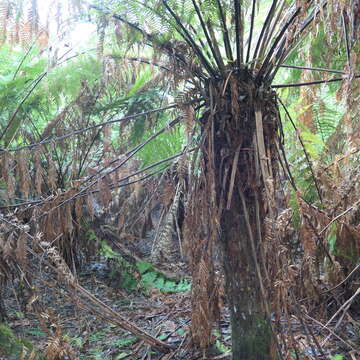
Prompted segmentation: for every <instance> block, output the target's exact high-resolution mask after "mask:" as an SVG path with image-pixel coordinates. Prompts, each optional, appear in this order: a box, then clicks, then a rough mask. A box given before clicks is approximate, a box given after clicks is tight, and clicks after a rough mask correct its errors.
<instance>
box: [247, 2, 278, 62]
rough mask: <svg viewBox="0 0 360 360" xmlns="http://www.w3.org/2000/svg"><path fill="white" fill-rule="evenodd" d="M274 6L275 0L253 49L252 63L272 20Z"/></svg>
mask: <svg viewBox="0 0 360 360" xmlns="http://www.w3.org/2000/svg"><path fill="white" fill-rule="evenodd" d="M276 4H277V0H273V2H272V4H271V7H270V10H269V12H268V14H267V17H266V19H265V22H264V25H263V27H262V29H261V32H260V35H259V39H258V41H257V44H256V47H255V51H254V55H253V61H252V62H253V63H254V62H255V60H256V59H257V55H258V51H259V48H260V44H261V43H262V39H263V36H264V34H265V31H266V29H267V28H268V26H269V25H270V23H271V20H272V18H273V16H274V13H275V9H276Z"/></svg>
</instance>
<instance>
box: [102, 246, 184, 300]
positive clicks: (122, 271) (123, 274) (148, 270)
mask: <svg viewBox="0 0 360 360" xmlns="http://www.w3.org/2000/svg"><path fill="white" fill-rule="evenodd" d="M100 252H101V254H102V255H103V256H105V257H106V258H107V259H112V260H115V266H114V267H112V272H113V273H112V274H110V277H111V278H113V277H118V279H119V280H118V281H119V282H120V284H119V285H120V287H121V288H123V289H126V290H128V291H134V290H136V289H143V290H145V291H146V290H147V289H151V288H155V289H159V290H160V291H162V292H165V293H166V292H169V293H173V292H185V291H189V290H190V287H191V285H190V283H189V282H188V281H186V280H182V281H180V282H176V281H173V280H169V279H166V278H165V277H164V276H163V275H162V274H161V273H159V272H158V271H156V270H154V268H153V265H152V264H151V263H148V262H137V263H136V264H135V265H132V264H130V263H129V262H128V261H126V260H125V259H124V258H123V257H122V256H121V255H120V254H118V253H116V252H115V251H114V250H112V249H111V248H110V246H108V245H107V244H105V243H104V242H102V246H101V250H100ZM139 275H140V276H139ZM115 280H116V279H115Z"/></svg>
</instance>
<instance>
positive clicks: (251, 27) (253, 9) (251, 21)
mask: <svg viewBox="0 0 360 360" xmlns="http://www.w3.org/2000/svg"><path fill="white" fill-rule="evenodd" d="M255 6H256V0H253V2H252V11H251V20H250V34H249V44H248V50H247V54H246V63H248V62H249V59H250V49H251V42H252V37H253V32H254V20H255V10H256V9H255Z"/></svg>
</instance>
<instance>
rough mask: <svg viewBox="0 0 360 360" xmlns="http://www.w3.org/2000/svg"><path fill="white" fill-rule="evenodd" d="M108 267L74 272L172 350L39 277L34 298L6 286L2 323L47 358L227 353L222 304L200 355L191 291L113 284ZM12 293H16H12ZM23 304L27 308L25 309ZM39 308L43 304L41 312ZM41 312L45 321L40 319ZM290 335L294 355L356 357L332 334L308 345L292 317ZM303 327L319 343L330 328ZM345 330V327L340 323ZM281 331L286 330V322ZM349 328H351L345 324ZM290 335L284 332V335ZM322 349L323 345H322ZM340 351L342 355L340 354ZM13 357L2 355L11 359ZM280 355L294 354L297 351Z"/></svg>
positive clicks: (189, 358) (191, 357)
mask: <svg viewBox="0 0 360 360" xmlns="http://www.w3.org/2000/svg"><path fill="white" fill-rule="evenodd" d="M104 269H107V268H106V267H105V264H104V263H101V262H100V263H93V264H92V265H91V266H87V267H86V268H85V269H84V270H83V271H82V272H81V273H79V274H78V278H79V283H81V285H82V286H83V287H84V288H86V289H87V290H89V291H90V292H91V293H92V294H93V295H95V296H96V297H97V298H98V299H100V300H101V301H102V302H103V303H105V304H107V305H109V306H110V307H111V308H112V309H114V310H115V311H117V312H118V313H120V314H121V315H122V316H123V317H124V318H126V319H128V320H129V321H131V322H132V323H134V324H136V325H137V326H138V327H140V328H141V329H143V330H145V331H146V332H148V333H149V334H151V335H152V336H154V337H157V338H159V339H161V340H163V341H164V342H166V343H167V344H170V345H173V346H174V347H175V348H176V351H174V352H172V353H171V354H167V355H164V354H161V353H159V352H156V351H153V350H152V349H151V348H150V347H149V346H148V345H147V344H146V343H144V341H142V340H141V339H139V338H137V337H135V336H134V335H132V334H131V333H129V332H126V331H124V330H122V329H120V328H119V327H117V326H116V325H113V324H110V323H107V322H105V321H103V320H101V319H99V318H97V317H95V316H94V315H93V314H91V313H89V312H88V311H84V310H81V309H80V308H79V307H78V306H76V305H75V304H74V303H73V302H71V300H70V299H69V298H67V297H65V296H61V295H59V293H58V292H54V291H53V289H51V288H48V287H47V286H46V285H45V284H43V283H37V284H36V288H37V293H38V294H39V295H41V296H39V298H38V299H36V301H34V300H35V299H33V300H30V301H29V299H27V301H26V303H27V305H26V304H23V301H22V300H23V299H21V298H20V296H19V292H18V289H17V290H16V291H15V288H13V287H11V286H8V287H7V293H6V296H5V299H4V303H5V307H6V312H7V316H8V318H7V321H6V322H7V324H8V325H9V326H10V327H11V329H13V331H14V332H15V334H16V335H17V336H18V337H20V338H26V339H27V340H29V341H31V343H32V344H34V345H35V347H36V349H38V350H39V351H40V352H41V353H43V354H46V349H47V351H48V353H47V354H48V358H50V359H54V360H55V359H56V360H66V359H69V360H78V359H89V360H100V359H101V360H110V359H111V360H119V359H134V360H140V359H141V360H146V359H148V360H150V359H151V360H159V359H163V360H170V359H173V360H177V359H178V360H180V359H183V360H195V359H202V358H206V359H214V360H215V359H230V355H229V352H230V348H231V335H230V326H229V316H228V311H227V309H226V307H224V308H223V310H222V320H221V322H220V324H219V326H218V330H216V331H214V349H213V352H212V354H211V355H208V356H207V357H203V355H202V353H201V352H194V350H193V349H192V348H191V346H190V342H189V340H190V319H191V299H190V291H189V290H187V291H181V292H175V293H169V292H162V291H160V290H159V289H155V288H147V289H145V288H138V289H136V290H133V291H131V292H130V291H126V290H124V289H115V288H114V286H113V281H112V282H111V285H110V284H109V280H108V278H107V276H106V274H104V273H103V270H104ZM16 294H17V295H16ZM32 301H34V303H37V304H38V308H39V304H41V305H40V311H38V315H37V314H36V311H33V310H29V309H30V304H31V302H32ZM26 307H27V308H28V311H26V310H25V309H26ZM41 309H46V311H44V312H43V313H41ZM40 314H41V316H42V317H46V318H47V319H46V320H47V324H50V326H49V325H47V326H46V325H44V324H45V321H42V320H41V316H39V315H40ZM291 322H292V325H293V329H292V336H293V338H294V339H295V341H296V342H297V346H298V349H300V351H301V354H300V355H299V357H298V359H300V360H307V359H309V360H310V359H319V360H320V359H321V360H325V359H331V360H345V359H350V360H356V359H359V357H357V356H359V354H357V353H356V352H351V351H350V352H346V351H345V349H344V348H342V344H341V341H340V340H339V339H336V338H334V337H332V338H331V339H330V341H328V342H327V345H326V347H325V349H326V351H325V354H323V355H322V354H320V353H318V352H317V349H316V346H314V345H309V335H308V334H307V333H306V331H305V330H304V328H303V327H302V326H301V324H300V322H299V321H297V320H296V318H295V317H292V320H291ZM307 328H311V331H312V332H313V333H314V334H315V336H316V338H317V339H318V341H319V343H321V341H322V340H324V339H325V338H326V336H327V335H328V334H329V332H327V331H324V330H323V329H321V326H319V325H318V324H316V323H314V322H312V323H311V322H309V324H308V325H307ZM345 330H346V329H345ZM282 331H283V332H284V334H286V335H289V332H288V329H287V328H286V325H284V326H283V329H282ZM346 331H347V332H348V333H349V331H351V329H349V328H348V329H347V330H346ZM288 338H289V337H288ZM59 349H62V351H63V352H62V357H58V358H57V357H54V358H51V357H49V351H50V352H51V351H52V352H54V351H58V350H59ZM323 349H324V348H323ZM336 354H338V355H339V356H337V355H336ZM341 354H342V355H341ZM12 359H14V360H15V359H17V358H6V359H5V358H1V356H0V360H12ZM284 359H286V360H287V359H296V356H295V355H293V356H290V357H285V358H284Z"/></svg>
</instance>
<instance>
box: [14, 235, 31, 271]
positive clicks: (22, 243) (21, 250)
mask: <svg viewBox="0 0 360 360" xmlns="http://www.w3.org/2000/svg"><path fill="white" fill-rule="evenodd" d="M27 237H28V235H27V234H26V233H25V232H23V231H22V232H21V233H20V235H19V237H18V239H17V242H16V249H15V256H16V260H17V261H18V262H19V264H20V265H21V266H22V267H23V268H25V267H26V265H27V260H28V259H27Z"/></svg>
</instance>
